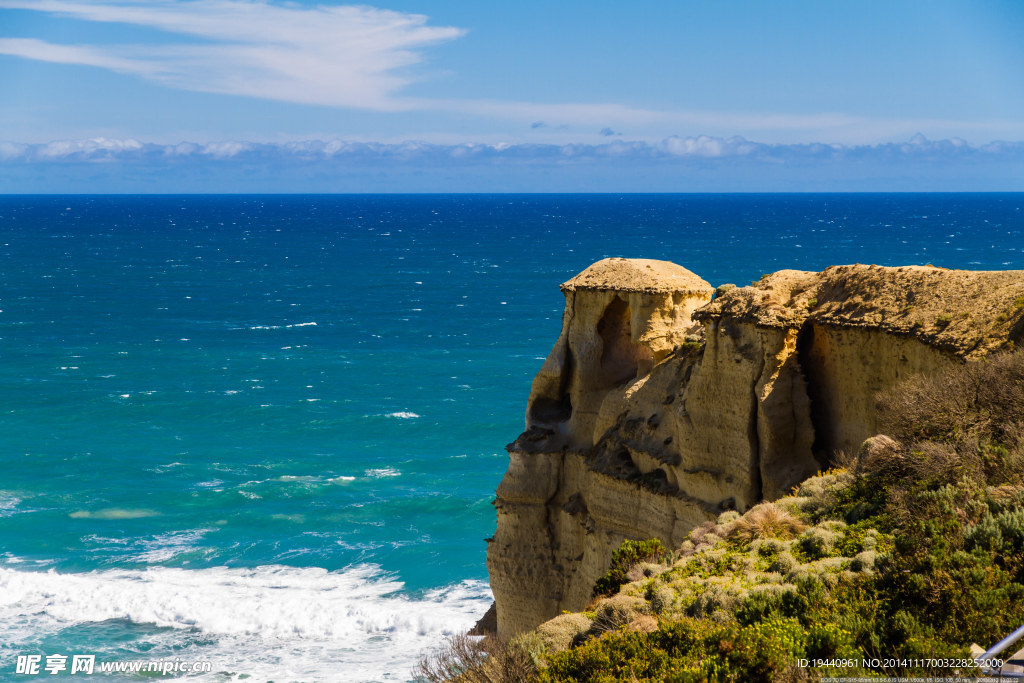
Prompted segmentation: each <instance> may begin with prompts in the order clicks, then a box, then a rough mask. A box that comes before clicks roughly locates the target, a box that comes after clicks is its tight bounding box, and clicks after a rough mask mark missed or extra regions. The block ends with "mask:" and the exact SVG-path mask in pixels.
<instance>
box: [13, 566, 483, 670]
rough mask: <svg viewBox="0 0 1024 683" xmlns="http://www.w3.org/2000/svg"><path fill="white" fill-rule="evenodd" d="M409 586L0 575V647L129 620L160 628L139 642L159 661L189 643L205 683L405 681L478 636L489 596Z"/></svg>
mask: <svg viewBox="0 0 1024 683" xmlns="http://www.w3.org/2000/svg"><path fill="white" fill-rule="evenodd" d="M403 587H404V586H403V584H402V583H401V582H400V581H398V580H396V579H395V578H394V577H392V576H389V575H387V574H385V573H384V572H382V571H381V569H380V568H379V567H377V566H375V565H359V566H355V567H351V568H348V569H345V570H341V571H334V572H330V571H327V570H325V569H320V568H316V567H285V566H281V565H269V566H260V567H255V568H252V569H237V568H226V567H213V568H207V569H194V570H186V569H175V568H167V567H151V568H148V569H145V570H127V569H123V570H102V571H93V572H88V573H75V574H65V573H58V572H56V571H53V570H50V571H46V572H43V571H23V570H21V569H11V568H9V566H8V567H3V566H0V643H2V642H7V643H12V642H24V639H25V638H27V637H30V638H31V639H33V640H38V639H39V638H43V637H46V635H47V634H54V633H57V632H59V631H61V630H63V629H66V628H68V627H69V626H72V625H78V626H79V630H81V628H82V627H83V625H88V624H100V623H101V622H108V621H109V620H123V621H127V622H131V623H133V624H137V625H152V626H155V627H159V628H158V629H153V630H152V632H150V633H148V634H146V633H145V629H143V630H142V631H141V632H142V633H143V634H144V635H142V636H141V637H143V638H148V639H149V646H151V647H152V649H149V646H147V650H148V652H149V654H150V655H151V656H152V657H153V659H158V658H160V657H161V656H166V655H165V654H164V650H171V649H173V648H175V647H179V646H180V644H181V643H182V642H183V641H186V640H187V641H189V642H190V648H189V649H190V653H191V654H192V656H194V657H195V658H197V659H198V658H206V659H209V660H211V661H212V662H213V663H214V673H213V674H211V675H210V676H209V679H210V680H214V679H216V680H222V679H223V678H224V674H225V673H226V672H227V671H231V672H232V673H233V674H234V675H236V676H237V675H239V674H243V673H244V674H247V675H248V676H251V677H252V678H253V679H255V680H268V679H271V678H273V679H276V680H280V679H284V680H296V679H299V680H332V676H336V674H337V672H338V671H342V670H344V671H345V672H346V680H351V681H379V680H408V678H409V671H410V670H411V668H412V666H413V665H414V664H415V661H416V659H417V658H418V656H419V653H421V652H423V651H424V650H426V649H428V648H431V647H436V646H438V645H440V644H441V642H442V641H443V639H444V637H445V636H447V635H453V634H456V633H460V632H464V631H465V630H466V629H468V628H469V627H470V626H472V624H473V623H474V621H475V620H476V619H477V618H479V617H480V616H481V615H482V614H483V612H484V611H485V610H486V608H487V606H488V605H489V604H490V600H491V595H490V590H489V588H488V587H487V585H486V584H485V583H483V582H479V581H464V582H461V583H458V584H454V585H450V586H445V587H443V588H438V589H435V590H432V591H429V592H427V593H425V594H423V595H421V596H419V597H410V596H408V595H405V594H403V593H401V590H402V589H403ZM161 629H162V630H161ZM166 629H173V631H167V630H166ZM175 634H177V635H175ZM189 634H192V635H191V636H189ZM197 636H201V637H197ZM122 645H123V644H122ZM117 647H119V645H116V644H111V645H110V652H109V653H107V652H104V651H103V650H102V648H101V646H98V645H97V648H100V649H99V650H98V654H99V655H100V656H99V657H98V659H101V660H109V659H115V658H116V657H115V656H114V655H116V652H117V650H116V648H117ZM0 650H3V647H0ZM111 653H112V654H111ZM179 654H180V653H179Z"/></svg>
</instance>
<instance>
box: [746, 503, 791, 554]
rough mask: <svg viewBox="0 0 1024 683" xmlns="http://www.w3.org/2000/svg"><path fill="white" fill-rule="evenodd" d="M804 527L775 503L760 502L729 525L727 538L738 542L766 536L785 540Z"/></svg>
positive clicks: (747, 541) (765, 537) (748, 541)
mask: <svg viewBox="0 0 1024 683" xmlns="http://www.w3.org/2000/svg"><path fill="white" fill-rule="evenodd" d="M806 528H807V525H806V524H804V523H803V522H802V521H800V520H799V519H797V518H796V517H794V516H793V515H792V514H790V513H789V512H786V511H785V510H783V509H782V508H780V507H778V506H777V505H775V503H761V504H760V505H755V506H754V507H752V508H751V509H750V511H748V512H747V514H745V515H743V516H742V517H740V518H739V519H737V520H736V521H734V522H733V523H732V524H731V525H730V526H729V531H728V538H729V540H730V541H732V542H733V543H738V544H746V543H750V542H751V541H754V540H756V539H767V538H778V539H782V540H785V539H789V538H793V537H795V536H796V535H797V534H799V533H800V532H802V531H803V530H804V529H806Z"/></svg>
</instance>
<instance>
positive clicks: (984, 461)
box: [878, 352, 1024, 484]
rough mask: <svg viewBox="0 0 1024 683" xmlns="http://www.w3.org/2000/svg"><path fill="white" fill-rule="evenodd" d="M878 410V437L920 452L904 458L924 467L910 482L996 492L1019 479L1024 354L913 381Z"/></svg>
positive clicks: (1023, 445)
mask: <svg viewBox="0 0 1024 683" xmlns="http://www.w3.org/2000/svg"><path fill="white" fill-rule="evenodd" d="M878 407H879V416H880V419H881V427H882V430H883V431H884V432H885V433H886V434H888V435H889V436H891V437H893V438H894V439H895V440H896V441H898V442H900V443H901V445H902V446H903V447H904V449H907V450H910V451H913V450H915V449H917V450H919V451H920V455H919V456H918V457H916V458H909V459H910V460H911V461H912V462H913V461H919V462H920V461H924V462H923V463H922V464H921V465H918V466H916V468H912V469H910V470H908V471H907V472H905V474H906V475H909V476H911V477H912V478H915V479H922V478H924V479H939V480H944V481H945V482H951V481H955V480H956V479H959V478H960V477H961V476H962V475H968V476H971V477H972V478H980V479H982V481H984V482H985V483H989V484H1001V483H1005V482H1010V481H1020V479H1021V477H1022V475H1024V353H1021V352H1016V353H1004V354H999V355H996V356H993V357H990V358H989V359H987V360H985V361H978V362H971V363H966V364H964V365H962V366H959V367H954V368H951V369H949V370H948V371H946V372H944V373H942V374H940V375H936V376H933V377H922V376H918V377H914V378H911V379H909V380H907V381H905V382H903V383H901V384H900V385H899V386H898V387H896V388H894V389H892V390H891V391H887V392H884V393H882V394H880V395H879V398H878ZM925 444H931V445H930V446H928V447H927V448H929V449H930V450H925V448H926V446H925ZM939 445H941V446H942V447H944V449H941V450H940V449H939V448H938V447H937V446H939ZM931 461H934V462H935V466H934V467H932V468H930V469H928V468H927V463H928V462H931Z"/></svg>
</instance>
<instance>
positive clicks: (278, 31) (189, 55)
mask: <svg viewBox="0 0 1024 683" xmlns="http://www.w3.org/2000/svg"><path fill="white" fill-rule="evenodd" d="M0 9H27V10H37V11H44V12H49V13H55V14H59V15H62V16H67V17H71V18H75V19H81V20H85V21H95V22H118V23H127V24H134V25H137V26H143V27H147V28H150V29H159V30H163V31H167V32H169V33H171V34H179V35H182V36H188V37H190V38H191V40H189V41H187V42H180V43H176V44H175V43H172V44H168V45H159V46H154V45H113V46H95V45H93V46H90V45H57V44H53V43H47V42H43V41H40V40H33V39H11V38H8V39H3V40H0V53H3V54H9V55H16V56H20V57H25V58H28V59H37V60H43V61H50V62H61V63H68V64H82V65H87V66H96V67H101V68H106V69H110V70H112V71H117V72H121V73H128V74H134V75H137V76H142V77H144V78H148V79H151V80H155V81H158V82H161V83H164V84H166V85H170V86H174V87H177V88H182V89H185V90H196V91H202V92H212V93H221V94H229V95H247V96H251V97H261V98H266V99H274V100H283V101H287V102H298V103H305V104H321V105H330V106H339V107H356V108H361V109H373V110H396V109H404V108H408V106H409V105H408V104H407V103H404V102H402V101H400V100H399V99H398V98H396V94H397V92H398V91H399V90H400V89H401V88H402V87H404V86H405V85H407V83H408V82H409V77H408V76H406V75H404V74H403V73H402V69H403V68H405V67H409V66H412V65H414V64H416V63H418V62H419V61H420V54H419V52H418V51H417V50H419V49H420V48H424V47H427V46H429V45H433V44H436V43H440V42H443V41H447V40H452V39H454V38H457V37H459V36H460V35H462V34H463V33H464V32H463V31H462V30H461V29H458V28H452V27H433V26H427V25H426V24H427V18H426V17H425V16H422V15H418V14H407V13H402V12H391V11H387V10H379V9H374V8H372V7H363V6H360V7H356V6H330V7H327V6H316V7H308V8H307V7H299V6H296V5H290V4H289V5H272V4H269V3H268V2H267V1H266V0H191V1H189V2H180V1H174V0H148V1H147V2H141V1H139V0H129V1H127V2H118V3H112V2H102V1H98V0H95V1H89V0H0ZM196 38H199V39H204V40H205V41H208V42H199V43H196V42H195V39H196Z"/></svg>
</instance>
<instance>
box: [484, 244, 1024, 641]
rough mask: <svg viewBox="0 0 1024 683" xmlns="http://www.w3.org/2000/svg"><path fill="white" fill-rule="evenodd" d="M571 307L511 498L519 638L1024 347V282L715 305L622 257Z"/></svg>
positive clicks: (509, 588) (862, 272)
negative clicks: (884, 401)
mask: <svg viewBox="0 0 1024 683" xmlns="http://www.w3.org/2000/svg"><path fill="white" fill-rule="evenodd" d="M562 291H563V293H564V294H565V297H566V305H565V312H564V314H563V319H562V331H561V334H560V336H559V338H558V341H557V342H556V343H555V346H554V348H553V349H552V351H551V353H550V355H549V356H548V358H547V360H546V361H545V362H544V365H543V367H542V368H541V370H540V372H539V373H538V374H537V377H536V378H535V380H534V382H533V386H532V389H531V392H530V398H529V401H528V403H527V411H526V429H525V431H524V432H523V433H522V434H521V435H520V436H519V438H518V439H516V441H515V442H514V443H512V444H510V445H509V446H508V451H509V468H508V471H507V472H506V474H505V477H504V479H503V480H502V482H501V484H500V485H499V486H498V491H497V498H496V499H495V508H496V510H497V531H496V533H495V535H494V537H493V538H492V539H489V541H488V550H487V565H488V571H489V573H490V581H491V588H492V590H493V592H494V596H495V604H496V608H497V630H498V635H499V637H501V638H508V637H510V636H511V635H513V634H515V633H518V632H520V631H523V630H526V629H530V628H533V627H535V626H537V625H538V624H540V623H541V622H543V621H546V620H548V619H550V618H552V617H554V616H556V615H557V614H559V613H560V612H561V611H562V610H579V609H582V608H583V607H585V606H586V605H587V603H588V602H589V601H590V600H591V598H592V589H593V585H594V582H595V581H596V580H597V578H599V577H600V576H601V575H602V574H603V573H604V572H605V571H606V570H607V568H608V563H609V561H610V558H611V554H612V552H613V551H614V549H615V548H617V547H618V546H619V545H620V544H621V543H622V541H623V540H626V539H643V538H658V539H660V540H661V541H662V542H663V543H665V544H666V545H667V546H669V547H676V546H678V545H679V544H680V543H682V541H683V540H684V539H685V538H686V537H687V535H688V534H689V532H690V530H691V529H692V528H694V527H695V526H696V525H698V524H700V523H701V522H704V521H706V520H712V519H715V518H716V517H717V516H718V515H719V514H721V513H722V512H723V511H725V510H730V509H735V510H738V511H740V512H743V511H745V510H747V509H749V508H751V507H752V506H754V505H756V504H757V503H758V502H760V501H762V500H773V499H776V498H779V497H781V496H784V495H786V494H787V493H789V491H790V490H791V489H792V488H793V486H794V485H796V484H797V483H798V482H800V481H802V480H803V479H805V478H806V477H808V476H810V475H812V474H814V473H815V472H817V471H818V470H819V469H823V468H825V467H827V466H828V464H829V463H830V461H831V459H832V458H833V456H834V454H835V452H836V451H840V450H844V451H855V450H856V449H857V448H858V446H859V445H860V443H861V442H862V441H863V440H864V439H866V438H868V437H870V436H873V435H874V434H875V433H876V431H875V430H876V426H877V408H876V406H875V400H874V397H875V395H876V393H877V392H879V391H881V390H884V389H887V388H890V387H892V386H894V385H895V384H896V383H898V382H899V381H901V380H903V379H905V378H907V377H909V376H911V375H914V374H919V373H925V374H934V373H937V372H940V371H942V370H943V369H945V368H948V367H950V366H951V365H955V364H959V363H961V362H963V361H964V360H966V359H972V358H978V357H983V356H985V355H987V354H989V353H991V352H993V351H995V350H997V349H1000V348H1012V346H1013V345H1014V344H1015V343H1016V344H1019V343H1020V342H1021V341H1022V338H1024V271H1005V272H978V271H962V270H946V269H941V268H933V267H930V266H906V267H900V268H888V267H879V266H865V265H851V266H835V267H832V268H828V269H826V270H824V271H822V272H820V273H814V272H805V271H795V270H784V271H779V272H777V273H773V274H771V275H766V276H765V277H763V278H762V279H761V280H760V281H758V282H756V283H754V284H753V285H751V286H748V287H741V288H732V289H727V288H725V287H722V288H719V294H718V295H717V296H715V297H714V300H713V301H712V297H713V295H714V293H715V289H714V288H713V287H712V286H711V285H710V284H709V283H707V282H705V281H704V280H702V279H701V278H700V277H698V276H697V275H695V274H694V273H691V272H690V271H688V270H686V269H685V268H682V267H681V266H677V265H675V264H672V263H668V262H665V261H651V260H639V259H605V260H602V261H599V262H597V263H595V264H594V265H592V266H591V267H589V268H587V269H586V270H585V271H583V272H582V273H580V274H579V275H577V276H576V277H574V278H572V279H571V280H569V281H568V282H566V283H564V284H563V285H562Z"/></svg>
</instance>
